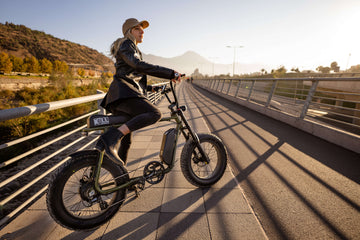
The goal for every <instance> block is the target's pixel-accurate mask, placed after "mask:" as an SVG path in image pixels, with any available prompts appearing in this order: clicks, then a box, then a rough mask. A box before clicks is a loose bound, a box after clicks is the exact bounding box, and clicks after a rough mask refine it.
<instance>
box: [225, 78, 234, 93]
mask: <svg viewBox="0 0 360 240" xmlns="http://www.w3.org/2000/svg"><path fill="white" fill-rule="evenodd" d="M232 81H233V80H232V79H231V80H230V83H229V87H228V90H227V92H226V95H229V92H230V88H231V84H232Z"/></svg>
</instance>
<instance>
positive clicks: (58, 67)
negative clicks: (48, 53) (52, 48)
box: [53, 60, 69, 74]
mask: <svg viewBox="0 0 360 240" xmlns="http://www.w3.org/2000/svg"><path fill="white" fill-rule="evenodd" d="M53 66H54V71H55V72H56V73H63V74H64V73H66V72H67V70H68V69H69V66H68V65H67V64H66V62H63V61H59V60H55V61H54V65H53Z"/></svg>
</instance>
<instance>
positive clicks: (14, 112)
mask: <svg viewBox="0 0 360 240" xmlns="http://www.w3.org/2000/svg"><path fill="white" fill-rule="evenodd" d="M164 84H167V83H159V84H155V85H158V86H159V85H164ZM104 96H105V94H104V93H102V92H98V94H95V95H91V96H85V97H79V98H73V99H67V100H62V101H57V102H49V103H43V104H37V105H32V106H26V107H19V108H13V109H5V110H0V122H2V121H7V120H10V119H14V118H20V117H24V116H29V115H33V114H39V113H42V112H48V111H52V110H56V109H62V108H65V107H70V106H75V105H78V104H82V103H89V102H93V101H98V108H99V109H98V110H95V111H93V112H90V113H87V114H85V115H83V116H80V117H78V118H75V119H72V120H70V121H67V122H65V123H61V124H59V125H57V126H54V127H51V128H48V129H45V130H43V131H40V132H37V133H34V134H31V135H29V136H26V137H23V138H20V139H16V140H14V141H11V142H7V143H4V144H1V145H0V151H1V150H2V149H6V148H8V147H11V146H14V145H17V144H20V143H23V142H25V141H29V140H32V139H34V138H36V137H39V136H41V135H43V134H48V133H52V132H54V131H56V130H59V129H60V128H63V127H66V126H69V125H72V124H74V123H76V122H78V121H80V120H83V119H86V118H87V117H88V116H90V115H92V114H95V113H99V112H101V113H103V114H104V109H102V108H100V106H99V103H100V101H101V100H102V99H103V98H104ZM147 97H148V99H149V100H150V101H151V102H152V103H154V104H156V103H157V102H158V101H160V100H161V98H162V95H161V93H160V92H154V93H149V94H148V96H147ZM85 127H86V125H82V126H80V127H77V128H76V129H74V130H71V131H69V132H67V133H66V134H63V135H61V136H59V137H56V138H55V139H53V140H51V141H48V142H46V143H44V144H42V145H40V146H38V147H36V148H33V149H31V150H29V151H27V152H24V153H21V154H20V155H18V156H16V157H13V158H11V159H7V160H5V161H3V160H1V161H0V172H1V171H7V169H8V168H10V167H12V165H14V164H15V163H18V164H22V163H21V162H20V160H25V159H26V157H28V156H29V155H31V154H34V153H37V152H39V151H40V150H42V149H45V151H47V150H46V148H47V147H48V146H50V145H52V144H54V143H57V142H59V141H60V140H64V139H66V138H67V137H69V136H71V135H73V134H76V133H77V134H79V132H81V130H82V129H83V128H85ZM88 137H90V138H91V137H92V139H90V140H89V139H88ZM96 140H97V137H94V136H91V134H90V135H89V136H80V137H78V138H76V140H72V141H71V142H70V143H69V144H67V145H65V146H62V147H61V148H59V149H57V150H56V151H55V152H52V153H50V154H48V155H47V156H46V157H43V158H42V159H40V160H37V161H36V162H35V163H33V164H31V165H30V166H28V167H26V168H24V169H21V168H20V169H21V170H18V171H16V173H14V174H13V175H12V176H10V177H8V178H7V179H4V180H3V181H2V182H1V183H0V190H4V189H5V188H6V187H7V186H9V185H11V183H13V182H14V181H16V180H18V179H22V180H23V179H24V178H25V179H27V180H28V181H27V182H26V183H23V182H22V183H21V185H20V186H17V187H16V188H15V189H12V190H9V191H8V192H6V194H4V195H2V196H0V211H4V209H5V212H6V214H3V213H1V212H0V216H1V219H0V226H2V225H4V224H6V223H7V222H8V221H9V220H10V219H12V218H13V217H14V216H15V215H16V214H17V213H19V212H20V211H22V210H23V209H24V208H26V207H27V206H28V205H29V204H30V203H31V202H33V201H34V199H36V198H38V197H39V196H41V195H42V194H43V193H44V192H45V191H46V189H47V185H46V184H45V186H43V187H42V188H41V189H40V190H38V191H36V192H35V193H34V194H32V196H31V197H29V198H27V197H26V200H25V201H23V202H21V203H19V204H18V205H17V206H11V207H7V205H9V204H10V203H11V202H12V201H13V200H14V199H16V198H17V197H19V196H20V195H22V194H26V191H27V190H29V189H30V188H32V187H34V185H35V184H39V182H40V181H41V180H44V179H45V177H47V176H48V175H49V174H50V173H51V172H53V171H54V170H56V169H57V168H58V167H59V166H61V165H63V164H64V163H65V162H66V161H68V160H69V159H70V157H65V158H64V159H61V160H60V161H57V162H56V163H54V165H53V166H51V167H48V169H46V170H41V174H40V175H39V176H36V177H34V178H32V179H28V177H27V175H29V173H30V172H31V171H33V170H34V169H35V168H39V167H41V166H42V165H43V164H44V163H46V162H47V161H49V160H50V159H53V158H54V157H56V156H58V155H59V154H60V153H64V152H65V151H66V150H67V151H69V149H71V151H72V152H75V151H76V150H82V149H85V148H87V147H89V146H90V145H91V144H92V143H94V142H95V141H96ZM82 141H84V142H85V143H83V144H82ZM76 144H80V147H79V148H75V145H76ZM65 153H66V152H65ZM43 185H44V184H43ZM9 189H11V188H9ZM3 192H4V191H3ZM26 195H28V194H26ZM17 202H20V201H17ZM7 208H9V209H10V208H11V210H9V211H6V209H7Z"/></svg>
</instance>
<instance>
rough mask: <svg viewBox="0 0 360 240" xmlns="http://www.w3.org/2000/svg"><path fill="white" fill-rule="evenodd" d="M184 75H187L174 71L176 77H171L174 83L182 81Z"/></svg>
mask: <svg viewBox="0 0 360 240" xmlns="http://www.w3.org/2000/svg"><path fill="white" fill-rule="evenodd" d="M182 76H185V74H180V73H178V72H177V71H174V78H173V79H171V81H173V82H174V83H176V82H181V77H182Z"/></svg>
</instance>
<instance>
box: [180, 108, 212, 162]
mask: <svg viewBox="0 0 360 240" xmlns="http://www.w3.org/2000/svg"><path fill="white" fill-rule="evenodd" d="M178 115H179V116H180V118H181V120H182V122H184V125H185V127H186V129H188V131H189V132H188V134H185V132H184V131H182V133H183V135H184V137H185V138H186V140H189V135H190V136H191V138H192V139H193V141H194V143H195V145H196V147H197V149H198V150H199V153H200V157H198V153H197V152H196V151H195V149H196V148H195V149H194V152H193V153H194V155H195V156H197V157H196V162H195V163H198V162H199V161H201V162H204V163H205V164H209V163H210V159H209V157H208V156H207V154H206V153H205V151H204V149H203V147H202V146H201V143H200V139H199V136H198V135H197V134H196V132H194V131H193V130H192V128H191V127H190V125H189V123H188V121H187V120H186V118H185V116H184V113H183V111H181V110H178Z"/></svg>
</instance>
